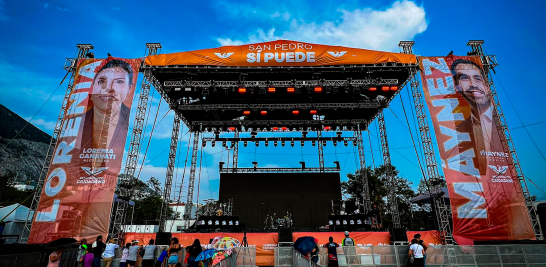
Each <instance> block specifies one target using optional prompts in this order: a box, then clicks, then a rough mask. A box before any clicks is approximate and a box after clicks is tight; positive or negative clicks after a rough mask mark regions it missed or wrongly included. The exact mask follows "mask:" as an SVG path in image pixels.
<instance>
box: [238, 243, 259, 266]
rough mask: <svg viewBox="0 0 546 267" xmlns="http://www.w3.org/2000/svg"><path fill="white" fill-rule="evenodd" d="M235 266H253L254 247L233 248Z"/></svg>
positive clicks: (254, 262) (254, 261)
mask: <svg viewBox="0 0 546 267" xmlns="http://www.w3.org/2000/svg"><path fill="white" fill-rule="evenodd" d="M235 253H237V254H236V256H235V258H236V260H235V262H236V263H235V264H236V266H237V267H255V266H256V248H255V247H238V248H235Z"/></svg>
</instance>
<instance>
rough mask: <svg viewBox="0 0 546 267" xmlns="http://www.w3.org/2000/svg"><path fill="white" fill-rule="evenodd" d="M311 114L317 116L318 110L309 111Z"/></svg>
mask: <svg viewBox="0 0 546 267" xmlns="http://www.w3.org/2000/svg"><path fill="white" fill-rule="evenodd" d="M309 114H317V110H316V109H312V110H309Z"/></svg>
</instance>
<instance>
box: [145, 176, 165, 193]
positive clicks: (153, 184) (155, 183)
mask: <svg viewBox="0 0 546 267" xmlns="http://www.w3.org/2000/svg"><path fill="white" fill-rule="evenodd" d="M146 184H147V185H148V187H149V188H150V189H152V191H153V193H154V195H156V196H161V195H163V190H161V183H160V182H159V180H157V178H155V177H151V178H150V180H148V182H146Z"/></svg>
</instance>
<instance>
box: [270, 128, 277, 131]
mask: <svg viewBox="0 0 546 267" xmlns="http://www.w3.org/2000/svg"><path fill="white" fill-rule="evenodd" d="M271 129H272V130H273V131H278V130H279V127H273V128H271Z"/></svg>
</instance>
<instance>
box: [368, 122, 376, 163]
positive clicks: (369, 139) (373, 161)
mask: <svg viewBox="0 0 546 267" xmlns="http://www.w3.org/2000/svg"><path fill="white" fill-rule="evenodd" d="M366 132H367V133H366V134H367V135H368V141H369V142H370V152H371V154H372V166H373V168H374V169H375V160H374V157H373V149H372V138H371V137H370V129H368V130H367V131H366Z"/></svg>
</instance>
